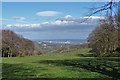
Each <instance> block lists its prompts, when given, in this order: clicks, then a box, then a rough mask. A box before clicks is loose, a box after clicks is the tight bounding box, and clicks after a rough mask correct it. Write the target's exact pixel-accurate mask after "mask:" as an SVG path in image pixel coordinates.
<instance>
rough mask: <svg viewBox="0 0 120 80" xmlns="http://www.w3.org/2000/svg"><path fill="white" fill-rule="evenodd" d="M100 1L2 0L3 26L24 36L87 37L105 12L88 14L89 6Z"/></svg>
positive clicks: (40, 37)
mask: <svg viewBox="0 0 120 80" xmlns="http://www.w3.org/2000/svg"><path fill="white" fill-rule="evenodd" d="M104 4H105V3H103V2H98V3H97V2H4V3H3V4H2V8H3V10H2V18H0V21H2V28H3V29H11V30H13V31H15V32H16V33H18V34H20V35H22V36H23V37H26V38H29V39H32V40H39V39H86V38H87V37H88V35H89V34H90V32H91V31H92V30H93V29H94V28H95V27H96V25H97V24H98V22H99V20H100V19H104V16H103V15H104V13H100V14H95V15H92V16H90V17H89V19H88V20H87V21H85V22H83V21H84V20H86V19H87V18H88V15H89V14H90V13H91V10H90V8H93V7H99V6H101V5H104Z"/></svg>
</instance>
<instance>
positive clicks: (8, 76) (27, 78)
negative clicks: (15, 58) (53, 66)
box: [2, 63, 46, 80]
mask: <svg viewBox="0 0 120 80" xmlns="http://www.w3.org/2000/svg"><path fill="white" fill-rule="evenodd" d="M38 70H42V71H44V70H46V69H44V68H42V67H36V68H34V67H30V65H24V64H6V63H3V64H2V80H32V79H33V78H34V79H38V78H37V76H36V74H37V71H38Z"/></svg>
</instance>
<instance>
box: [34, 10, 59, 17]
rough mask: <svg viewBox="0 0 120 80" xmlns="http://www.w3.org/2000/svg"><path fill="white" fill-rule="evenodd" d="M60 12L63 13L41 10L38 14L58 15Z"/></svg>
mask: <svg viewBox="0 0 120 80" xmlns="http://www.w3.org/2000/svg"><path fill="white" fill-rule="evenodd" d="M58 14H61V12H57V11H41V12H37V13H36V15H38V16H56V15H58Z"/></svg>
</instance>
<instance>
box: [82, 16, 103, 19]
mask: <svg viewBox="0 0 120 80" xmlns="http://www.w3.org/2000/svg"><path fill="white" fill-rule="evenodd" d="M83 18H90V19H105V17H104V16H85V17H83Z"/></svg>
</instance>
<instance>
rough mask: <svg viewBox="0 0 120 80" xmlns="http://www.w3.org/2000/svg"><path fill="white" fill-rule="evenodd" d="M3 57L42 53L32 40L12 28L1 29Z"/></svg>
mask: <svg viewBox="0 0 120 80" xmlns="http://www.w3.org/2000/svg"><path fill="white" fill-rule="evenodd" d="M1 33H2V37H1V38H2V46H1V48H0V49H1V52H2V57H16V56H25V55H27V56H30V55H38V54H41V52H40V51H39V50H36V48H35V45H34V43H33V42H32V41H31V40H28V39H25V38H23V37H22V36H20V35H17V34H16V33H14V32H13V31H10V30H1Z"/></svg>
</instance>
